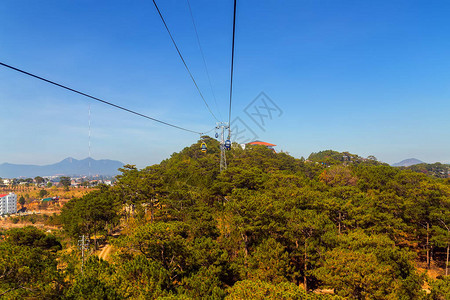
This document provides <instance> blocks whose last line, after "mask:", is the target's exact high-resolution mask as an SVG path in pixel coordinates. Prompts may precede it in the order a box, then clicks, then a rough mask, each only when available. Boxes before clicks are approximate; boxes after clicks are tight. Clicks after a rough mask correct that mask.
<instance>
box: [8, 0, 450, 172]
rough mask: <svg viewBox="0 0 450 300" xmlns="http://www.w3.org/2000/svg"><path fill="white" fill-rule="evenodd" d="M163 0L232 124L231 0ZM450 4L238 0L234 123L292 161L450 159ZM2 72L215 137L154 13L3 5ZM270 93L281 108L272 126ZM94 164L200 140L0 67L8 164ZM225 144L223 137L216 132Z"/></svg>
mask: <svg viewBox="0 0 450 300" xmlns="http://www.w3.org/2000/svg"><path fill="white" fill-rule="evenodd" d="M190 3H191V6H192V10H193V14H194V16H195V21H196V24H197V28H198V33H199V35H200V39H201V43H202V47H203V51H204V53H205V58H206V61H207V64H208V68H209V72H210V75H211V80H212V83H213V88H214V92H215V95H216V98H217V105H216V103H215V101H214V98H213V96H212V94H211V91H210V88H209V84H208V78H207V76H206V73H205V71H204V67H203V61H202V57H201V54H200V51H199V48H198V45H197V41H196V37H195V32H194V29H193V26H192V22H191V19H190V15H189V10H188V6H187V2H186V1H184V0H178V1H175V0H166V1H162V0H160V1H158V4H159V6H160V9H161V11H162V13H163V15H164V17H165V18H166V21H167V24H168V26H169V28H170V29H171V31H172V33H173V35H174V38H175V40H176V42H177V43H178V45H179V47H180V50H181V52H182V54H183V55H184V57H185V59H186V61H187V64H188V65H189V67H190V68H191V71H192V73H193V74H194V77H195V78H196V80H197V82H198V84H199V86H200V89H201V90H202V92H203V93H204V95H205V98H206V99H207V101H208V103H209V105H210V107H211V108H212V109H213V111H214V112H215V113H216V114H217V115H221V116H222V118H223V120H225V121H226V119H225V118H227V115H228V97H229V95H228V93H229V68H230V59H231V28H232V10H233V3H232V1H228V0H227V1H206V0H190ZM449 13H450V4H449V3H447V2H446V1H331V0H330V1H313V0H309V1H275V0H273V1H251V0H246V1H238V8H237V24H236V49H235V77H234V94H233V109H232V119H234V118H235V117H240V118H241V120H242V121H244V122H245V124H247V126H248V127H250V128H251V129H252V130H253V131H254V132H255V133H256V135H257V136H258V139H260V140H263V141H268V142H271V143H274V144H277V145H278V147H277V149H278V150H284V151H288V152H289V153H291V154H292V155H294V156H295V157H301V156H304V157H307V156H308V155H309V154H310V153H311V152H317V151H320V150H326V149H334V150H338V151H350V152H352V153H356V154H359V155H361V156H368V155H375V156H376V157H377V158H378V159H379V160H382V161H385V162H388V163H393V162H397V161H400V160H402V159H405V158H410V157H416V158H418V159H421V160H424V161H426V162H435V161H441V162H447V163H448V162H450V151H449V150H450V139H449V137H450V134H449V130H448V129H449V128H450V126H449V125H450V121H449V112H450V104H449V101H448V99H450V84H449V83H450V59H449V58H450V57H449V54H448V53H449V49H450V39H449V32H450V18H448V15H449ZM0 61H1V62H3V63H7V64H10V65H13V66H16V67H19V68H22V69H24V70H26V71H29V72H32V73H35V74H37V75H40V76H43V77H46V78H48V79H50V80H54V81H56V82H59V83H62V84H65V85H68V86H70V87H73V88H76V89H78V90H81V91H83V92H86V93H89V94H91V95H94V96H96V97H99V98H102V99H105V100H107V101H111V102H113V103H115V104H118V105H122V106H125V107H127V108H130V109H133V110H136V111H139V112H141V113H144V114H147V115H149V116H151V117H154V118H158V119H161V120H163V121H166V122H170V123H174V124H176V125H179V126H183V127H186V128H189V129H192V130H195V131H200V132H205V131H208V130H210V129H211V128H213V127H214V126H215V120H214V119H213V118H212V117H211V115H210V114H209V112H208V110H207V109H206V107H205V105H204V103H203V101H202V99H201V98H200V96H199V95H198V93H197V91H196V89H195V86H194V85H193V83H192V82H191V81H190V78H189V75H188V73H187V72H186V70H185V69H184V66H183V64H182V62H181V60H180V59H179V57H178V55H177V53H176V50H175V49H174V47H173V45H172V44H171V41H170V38H169V36H168V34H167V32H166V31H165V29H164V27H163V25H162V23H161V21H160V19H159V16H158V15H157V12H156V10H155V8H154V7H153V4H152V2H151V1H111V0H110V1H83V0H78V1H65V0H59V1H48V0H41V1H31V0H26V1H25V0H3V1H1V2H0ZM260 92H265V94H267V95H268V96H269V97H270V98H271V99H272V101H273V102H274V103H276V105H277V106H278V107H279V108H280V109H281V110H282V114H281V116H278V114H277V115H274V116H273V118H272V119H266V123H265V126H264V127H263V129H261V128H260V127H258V126H257V125H256V124H255V123H254V122H253V121H252V120H251V119H250V118H249V116H248V115H247V114H246V113H245V111H244V110H245V108H246V107H247V105H249V104H250V103H252V101H253V100H254V99H255V97H256V96H258V95H259V94H260ZM89 105H90V107H91V145H92V146H91V153H92V157H94V158H96V159H101V158H108V159H116V160H121V161H123V162H124V163H130V164H136V165H137V166H138V167H145V166H147V165H151V164H154V163H158V162H160V161H161V160H162V159H165V158H167V157H169V156H170V155H171V154H172V153H173V152H178V151H180V150H181V149H182V148H183V147H185V146H187V145H190V144H192V143H194V142H195V141H196V140H197V139H198V135H195V134H191V133H187V132H183V131H179V130H176V129H173V128H170V127H165V126H164V125H161V124H158V123H154V122H151V121H149V120H146V119H143V118H139V117H137V116H134V115H131V114H128V113H125V112H123V111H119V110H116V109H113V108H111V107H108V106H105V105H103V104H100V103H96V102H93V101H91V100H89V99H87V98H83V97H82V96H79V95H76V94H73V93H70V92H68V91H65V90H62V89H59V88H57V87H54V86H51V85H49V84H46V83H43V82H39V81H37V80H35V79H33V78H30V77H26V76H24V75H22V74H19V73H15V72H14V71H11V70H9V69H6V68H0V111H1V112H2V114H1V118H0V126H1V128H2V141H3V142H4V143H3V146H2V147H0V163H3V162H10V163H32V164H47V163H54V162H57V161H59V160H62V159H64V158H66V157H68V156H71V157H75V158H78V159H82V158H85V157H87V156H88V110H89ZM212 134H213V133H212Z"/></svg>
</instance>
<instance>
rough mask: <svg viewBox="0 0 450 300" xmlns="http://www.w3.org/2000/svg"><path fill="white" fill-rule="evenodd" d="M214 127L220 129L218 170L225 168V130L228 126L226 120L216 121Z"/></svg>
mask: <svg viewBox="0 0 450 300" xmlns="http://www.w3.org/2000/svg"><path fill="white" fill-rule="evenodd" d="M216 125H217V126H216V129H218V130H220V172H222V171H223V170H226V168H227V156H226V155H225V150H226V149H225V136H224V134H225V130H226V129H229V128H230V126H229V124H228V123H227V122H218V123H216Z"/></svg>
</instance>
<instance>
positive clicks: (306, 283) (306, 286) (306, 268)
mask: <svg viewBox="0 0 450 300" xmlns="http://www.w3.org/2000/svg"><path fill="white" fill-rule="evenodd" d="M307 259H308V256H307V255H306V240H305V272H304V273H303V284H304V285H305V291H307V292H308V281H307V279H306V271H307V270H308V263H307Z"/></svg>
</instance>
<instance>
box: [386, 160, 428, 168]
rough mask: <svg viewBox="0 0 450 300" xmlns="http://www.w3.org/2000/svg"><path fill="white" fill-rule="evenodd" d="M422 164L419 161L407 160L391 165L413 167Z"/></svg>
mask: <svg viewBox="0 0 450 300" xmlns="http://www.w3.org/2000/svg"><path fill="white" fill-rule="evenodd" d="M423 163H424V162H423V161H421V160H418V159H417V158H408V159H404V160H402V161H401V162H398V163H395V164H392V166H393V167H409V166H414V165H418V164H423Z"/></svg>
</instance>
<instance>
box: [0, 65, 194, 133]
mask: <svg viewBox="0 0 450 300" xmlns="http://www.w3.org/2000/svg"><path fill="white" fill-rule="evenodd" d="M0 65H2V66H4V67H7V68H9V69H12V70H14V71H17V72H20V73H23V74H25V75H28V76H31V77H34V78H37V79H39V80H42V81H45V82H47V83H50V84H53V85H56V86H59V87H61V88H63V89H66V90H69V91H71V92H74V93H77V94H80V95H82V96H85V97H88V98H91V99H93V100H95V101H98V102H101V103H104V104H107V105H110V106H113V107H115V108H118V109H121V110H124V111H126V112H129V113H132V114H135V115H138V116H140V117H143V118H146V119H149V120H152V121H155V122H158V123H161V124H164V125H167V126H170V127H173V128H177V129H180V130H184V131H188V132H192V133H195V134H201V132H198V131H194V130H190V129H187V128H184V127H181V126H177V125H173V124H170V123H167V122H164V121H161V120H158V119H155V118H152V117H149V116H146V115H144V114H141V113H138V112H136V111H134V110H131V109H128V108H125V107H122V106H119V105H117V104H114V103H111V102H108V101H105V100H102V99H100V98H97V97H94V96H91V95H88V94H86V93H83V92H80V91H77V90H75V89H72V88H70V87H67V86H65V85H62V84H59V83H56V82H54V81H51V80H48V79H45V78H43V77H40V76H37V75H34V74H32V73H29V72H26V71H24V70H21V69H18V68H15V67H13V66H10V65H7V64H5V63H2V62H0Z"/></svg>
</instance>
